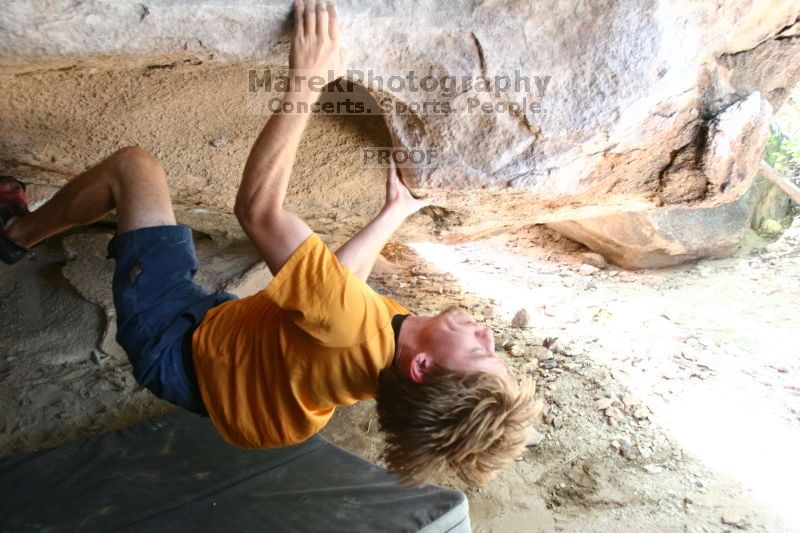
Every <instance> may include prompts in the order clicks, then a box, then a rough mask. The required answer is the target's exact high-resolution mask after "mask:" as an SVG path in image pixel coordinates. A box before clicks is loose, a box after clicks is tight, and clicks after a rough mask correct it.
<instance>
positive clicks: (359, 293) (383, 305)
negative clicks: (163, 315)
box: [192, 234, 409, 448]
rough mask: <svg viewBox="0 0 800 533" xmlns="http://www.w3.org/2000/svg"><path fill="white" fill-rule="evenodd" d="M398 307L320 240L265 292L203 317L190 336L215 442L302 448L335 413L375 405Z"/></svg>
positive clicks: (306, 246)
mask: <svg viewBox="0 0 800 533" xmlns="http://www.w3.org/2000/svg"><path fill="white" fill-rule="evenodd" d="M397 314H409V312H408V310H406V309H405V308H404V307H403V306H401V305H400V304H398V303H397V302H395V301H394V300H392V299H391V298H389V297H387V296H381V295H379V294H377V293H376V292H375V291H373V290H372V289H371V288H370V287H369V286H368V285H367V284H366V283H365V282H364V281H363V280H361V279H360V278H358V277H357V276H355V275H354V274H353V273H351V272H350V271H349V270H348V269H347V268H346V267H344V266H342V265H341V264H340V263H339V261H338V259H337V258H336V256H335V255H334V254H333V253H332V252H331V251H330V250H329V249H328V247H327V246H326V245H325V243H324V242H322V240H321V239H320V238H319V236H318V235H316V234H313V235H311V236H310V237H309V238H308V239H306V240H305V241H304V242H303V244H301V245H300V247H299V248H298V249H297V250H295V252H294V253H293V254H292V256H291V257H290V258H289V260H288V261H287V262H286V264H285V265H283V267H282V268H281V269H280V271H278V275H277V276H275V278H274V279H273V280H272V282H271V283H270V284H269V285H268V286H267V288H266V289H264V290H262V291H260V292H258V293H256V294H254V295H252V296H248V297H247V298H242V299H241V300H232V301H230V302H225V303H224V304H222V305H219V306H217V307H214V308H212V309H211V310H209V311H208V313H207V314H206V316H205V318H204V319H203V321H202V322H201V323H200V325H199V326H198V327H197V329H196V330H195V332H194V334H193V336H192V355H193V358H194V364H195V372H196V374H197V381H198V384H199V387H200V394H201V396H202V398H203V402H204V403H205V406H206V410H207V411H208V414H209V416H210V417H211V421H212V422H213V423H214V426H216V428H217V430H218V431H219V433H220V434H221V435H222V437H223V438H224V439H225V440H226V441H228V442H230V443H231V444H234V445H237V446H240V447H243V448H270V447H276V446H283V445H287V444H294V443H297V442H301V441H303V440H305V439H307V438H308V437H310V436H311V435H313V434H315V433H317V432H318V431H319V430H320V429H322V428H323V427H324V426H325V424H326V423H327V422H328V420H329V419H330V418H331V416H332V415H333V410H334V407H336V406H338V405H350V404H353V403H355V402H356V401H358V400H364V399H370V398H374V397H375V392H376V387H377V383H378V373H379V372H380V371H381V370H383V369H384V368H386V367H388V366H389V365H390V364H391V362H392V357H393V355H394V349H395V346H394V331H393V329H392V324H391V320H392V317H393V316H394V315H397Z"/></svg>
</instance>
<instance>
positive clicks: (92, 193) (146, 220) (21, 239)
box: [8, 146, 175, 248]
mask: <svg viewBox="0 0 800 533" xmlns="http://www.w3.org/2000/svg"><path fill="white" fill-rule="evenodd" d="M114 208H116V209H117V218H118V221H119V223H118V226H117V232H118V233H123V232H126V231H130V230H134V229H138V228H146V227H149V226H162V225H171V224H175V215H174V214H173V212H172V201H171V200H170V196H169V187H167V179H166V175H165V173H164V169H163V168H162V167H161V164H160V163H159V161H158V159H156V158H155V157H154V156H152V155H150V154H148V153H147V152H145V151H144V150H142V149H141V148H138V147H135V146H131V147H127V148H123V149H121V150H119V151H117V152H115V153H114V154H112V155H111V156H110V157H108V158H107V159H105V160H103V161H102V162H100V163H99V164H97V165H95V166H94V167H92V168H90V169H89V170H87V171H86V172H84V173H83V174H80V175H78V176H77V177H75V178H74V179H73V180H72V181H70V182H69V183H67V184H66V185H65V186H64V187H63V188H62V189H61V190H59V191H58V192H57V193H56V194H55V195H54V196H53V197H52V198H51V199H50V200H49V201H48V202H47V203H45V204H44V205H43V206H41V207H40V208H39V209H37V210H36V211H34V212H32V213H30V214H29V215H25V216H24V217H20V218H18V219H16V220H15V221H14V222H13V224H12V225H11V227H10V228H8V236H9V238H10V239H12V240H13V241H14V242H16V243H17V244H19V245H20V246H23V247H25V248H30V247H31V246H33V245H34V244H36V243H38V242H40V241H42V240H44V239H46V238H47V237H50V236H51V235H55V234H56V233H59V232H61V231H64V230H66V229H69V228H71V227H73V226H80V225H84V224H91V223H92V222H95V221H96V220H98V219H100V218H102V217H103V216H104V215H106V214H107V213H108V212H109V211H111V210H113V209H114Z"/></svg>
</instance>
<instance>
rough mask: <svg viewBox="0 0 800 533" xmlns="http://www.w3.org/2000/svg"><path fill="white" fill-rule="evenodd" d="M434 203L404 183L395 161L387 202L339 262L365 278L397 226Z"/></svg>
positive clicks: (344, 250) (345, 248)
mask: <svg viewBox="0 0 800 533" xmlns="http://www.w3.org/2000/svg"><path fill="white" fill-rule="evenodd" d="M429 203H430V202H428V201H427V200H424V199H417V198H414V197H413V196H412V195H411V192H409V190H408V188H407V187H406V186H405V184H404V183H403V180H402V178H401V177H400V175H399V173H398V171H397V168H396V167H395V165H394V161H391V166H390V168H389V173H388V176H387V177H386V204H385V205H384V206H383V209H381V211H380V213H378V215H377V216H376V217H375V218H373V219H372V221H371V222H370V223H369V224H367V225H366V226H364V228H363V229H361V231H359V232H358V233H356V234H355V235H353V236H352V237H351V238H350V240H348V241H347V242H346V243H344V244H343V245H342V246H341V248H339V249H338V250H337V251H336V257H338V258H339V262H340V263H342V264H343V265H345V266H347V267H348V268H349V269H350V271H351V272H353V273H354V274H355V275H357V276H358V277H360V278H361V279H363V280H365V281H366V279H367V278H368V277H369V274H370V272H372V267H373V266H374V265H375V260H376V259H377V258H378V254H379V253H380V251H381V250H382V249H383V247H384V246H385V245H386V242H387V241H388V240H389V238H390V237H391V236H392V234H393V233H394V232H395V231H397V228H399V227H400V225H401V224H402V223H403V221H404V220H405V219H406V218H408V217H409V216H410V215H411V214H413V213H415V212H417V211H418V210H420V209H422V208H423V207H425V206H426V205H429Z"/></svg>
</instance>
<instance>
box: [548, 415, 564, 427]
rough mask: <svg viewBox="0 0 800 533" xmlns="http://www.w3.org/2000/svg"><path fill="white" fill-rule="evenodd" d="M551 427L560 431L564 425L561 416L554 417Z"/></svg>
mask: <svg viewBox="0 0 800 533" xmlns="http://www.w3.org/2000/svg"><path fill="white" fill-rule="evenodd" d="M550 425H551V426H553V427H554V428H556V429H560V428H561V426H563V425H564V422H563V420H561V417H560V416H554V417H553V419H552V420H551V421H550Z"/></svg>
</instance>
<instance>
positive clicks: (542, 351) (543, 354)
mask: <svg viewBox="0 0 800 533" xmlns="http://www.w3.org/2000/svg"><path fill="white" fill-rule="evenodd" d="M531 354H532V355H533V356H534V357H536V359H538V360H539V361H549V360H550V359H553V357H554V355H553V352H551V351H550V350H548V349H547V348H545V347H544V346H533V347H532V348H531Z"/></svg>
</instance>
